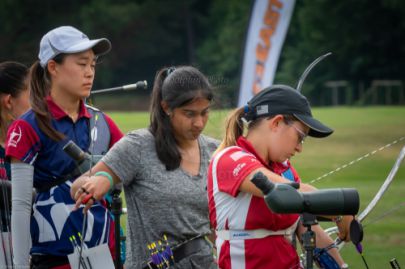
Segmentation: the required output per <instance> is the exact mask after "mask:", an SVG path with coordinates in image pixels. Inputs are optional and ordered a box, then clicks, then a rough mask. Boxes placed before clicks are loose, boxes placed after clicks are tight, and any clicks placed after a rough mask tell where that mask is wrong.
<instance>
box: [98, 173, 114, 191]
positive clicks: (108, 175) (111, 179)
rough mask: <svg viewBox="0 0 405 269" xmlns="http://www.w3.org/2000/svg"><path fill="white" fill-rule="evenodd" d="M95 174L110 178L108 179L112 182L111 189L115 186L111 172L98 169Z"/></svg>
mask: <svg viewBox="0 0 405 269" xmlns="http://www.w3.org/2000/svg"><path fill="white" fill-rule="evenodd" d="M94 175H95V176H103V177H106V178H107V179H108V181H109V182H110V189H109V190H111V189H112V187H113V186H114V181H113V178H112V176H111V175H110V173H108V172H106V171H98V172H96V173H95V174H94Z"/></svg>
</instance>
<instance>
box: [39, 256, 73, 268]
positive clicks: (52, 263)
mask: <svg viewBox="0 0 405 269" xmlns="http://www.w3.org/2000/svg"><path fill="white" fill-rule="evenodd" d="M68 264H69V259H68V258H67V256H54V255H35V254H34V255H32V256H31V268H32V269H48V268H52V267H57V266H62V265H68Z"/></svg>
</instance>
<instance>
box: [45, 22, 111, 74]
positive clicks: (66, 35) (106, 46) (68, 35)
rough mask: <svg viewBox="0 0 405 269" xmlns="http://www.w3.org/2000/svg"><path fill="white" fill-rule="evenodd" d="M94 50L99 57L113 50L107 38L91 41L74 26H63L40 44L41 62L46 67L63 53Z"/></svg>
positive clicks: (48, 35) (50, 33) (49, 34)
mask: <svg viewBox="0 0 405 269" xmlns="http://www.w3.org/2000/svg"><path fill="white" fill-rule="evenodd" d="M88 49H93V51H94V54H95V55H97V56H99V55H103V54H106V53H107V52H109V51H110V50H111V42H110V41H109V40H108V39H106V38H100V39H93V40H90V39H89V38H88V37H87V36H86V35H85V34H84V33H82V32H81V31H79V30H77V29H76V28H74V27H72V26H61V27H58V28H55V29H53V30H51V31H49V32H48V33H46V34H45V35H44V36H43V37H42V39H41V43H40V44H39V54H38V58H39V62H40V64H41V66H42V67H45V66H46V65H47V63H48V61H49V60H51V59H53V58H54V57H55V56H56V55H58V54H61V53H69V54H70V53H78V52H82V51H86V50H88Z"/></svg>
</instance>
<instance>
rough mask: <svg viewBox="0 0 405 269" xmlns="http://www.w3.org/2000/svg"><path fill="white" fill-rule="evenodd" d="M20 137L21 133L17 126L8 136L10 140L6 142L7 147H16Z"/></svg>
mask: <svg viewBox="0 0 405 269" xmlns="http://www.w3.org/2000/svg"><path fill="white" fill-rule="evenodd" d="M21 136H22V131H21V128H20V127H19V126H17V127H15V128H14V129H13V131H12V132H11V134H10V140H9V141H8V145H9V146H10V147H17V144H18V142H20V140H21Z"/></svg>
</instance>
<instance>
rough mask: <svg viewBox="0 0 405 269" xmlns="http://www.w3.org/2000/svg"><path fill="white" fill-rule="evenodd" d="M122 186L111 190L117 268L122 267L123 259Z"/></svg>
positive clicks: (120, 268)
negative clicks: (121, 233)
mask: <svg viewBox="0 0 405 269" xmlns="http://www.w3.org/2000/svg"><path fill="white" fill-rule="evenodd" d="M120 194H121V186H120V185H118V186H117V185H116V186H114V189H113V190H112V191H111V196H112V203H111V212H112V214H113V216H114V231H115V269H122V261H121V235H120V227H121V226H120V218H121V214H122V199H121V196H120Z"/></svg>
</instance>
